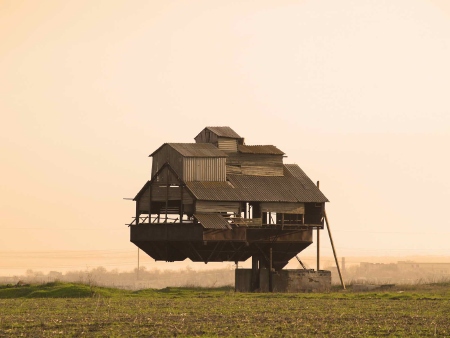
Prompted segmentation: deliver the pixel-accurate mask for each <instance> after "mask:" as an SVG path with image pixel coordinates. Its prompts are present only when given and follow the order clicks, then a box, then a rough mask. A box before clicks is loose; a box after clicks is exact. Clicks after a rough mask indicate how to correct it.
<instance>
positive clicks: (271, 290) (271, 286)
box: [269, 247, 273, 292]
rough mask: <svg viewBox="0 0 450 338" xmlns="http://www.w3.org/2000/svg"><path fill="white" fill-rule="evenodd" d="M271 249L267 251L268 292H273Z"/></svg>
mask: <svg viewBox="0 0 450 338" xmlns="http://www.w3.org/2000/svg"><path fill="white" fill-rule="evenodd" d="M272 265H273V260H272V247H270V249H269V292H273V273H272Z"/></svg>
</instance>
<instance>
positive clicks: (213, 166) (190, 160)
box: [183, 157, 226, 182]
mask: <svg viewBox="0 0 450 338" xmlns="http://www.w3.org/2000/svg"><path fill="white" fill-rule="evenodd" d="M183 180H184V181H185V182H190V181H215V182H220V181H226V160H225V158H222V157H220V158H198V157H186V158H184V159H183Z"/></svg>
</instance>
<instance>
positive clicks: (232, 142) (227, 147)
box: [217, 137, 237, 152]
mask: <svg viewBox="0 0 450 338" xmlns="http://www.w3.org/2000/svg"><path fill="white" fill-rule="evenodd" d="M217 147H218V148H219V149H220V150H223V151H233V152H236V151H237V140H236V139H234V138H227V137H219V140H218V144H217Z"/></svg>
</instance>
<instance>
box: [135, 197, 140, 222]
mask: <svg viewBox="0 0 450 338" xmlns="http://www.w3.org/2000/svg"><path fill="white" fill-rule="evenodd" d="M140 216H141V213H140V211H139V199H138V200H137V201H136V225H139V217H140Z"/></svg>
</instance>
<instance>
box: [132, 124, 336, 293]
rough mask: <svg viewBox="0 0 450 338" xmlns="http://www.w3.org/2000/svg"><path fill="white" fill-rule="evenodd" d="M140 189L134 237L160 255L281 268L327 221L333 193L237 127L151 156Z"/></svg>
mask: <svg viewBox="0 0 450 338" xmlns="http://www.w3.org/2000/svg"><path fill="white" fill-rule="evenodd" d="M150 156H151V157H153V163H152V172H151V179H150V181H148V182H147V183H146V184H145V185H144V186H143V187H142V189H141V190H140V191H139V192H138V194H137V195H136V197H135V198H134V201H135V202H136V216H135V219H134V221H133V222H132V224H130V231H131V241H132V242H133V243H134V244H136V245H137V246H138V247H139V248H140V249H142V250H143V251H145V252H146V253H147V254H148V255H150V256H151V257H152V258H154V259H155V260H161V261H183V260H185V259H186V258H189V259H190V260H192V261H194V262H205V263H208V262H223V261H232V262H240V261H246V260H247V259H249V258H250V257H252V262H253V264H252V266H253V269H252V277H251V278H252V282H251V283H252V289H257V288H258V277H257V271H259V270H260V269H262V268H266V269H268V271H270V274H271V272H272V271H279V270H281V269H282V268H283V267H284V266H285V265H286V264H287V263H288V261H289V260H290V259H291V258H293V257H295V256H296V255H297V254H298V253H299V252H301V251H302V250H303V249H305V248H306V247H307V246H308V245H310V244H311V243H312V233H313V229H322V228H323V226H324V210H325V209H324V208H325V202H327V201H328V200H327V198H326V197H325V196H324V195H323V194H322V192H321V191H320V190H319V189H318V187H317V186H316V185H315V184H314V183H313V182H312V181H311V180H310V179H309V178H308V176H306V174H305V173H304V172H303V170H302V169H301V168H300V167H299V166H298V165H296V164H285V163H283V159H284V157H285V156H284V153H283V152H282V151H281V150H280V149H278V148H277V147H275V146H273V145H246V144H245V142H244V138H243V137H241V136H239V135H238V134H237V133H236V132H235V131H233V130H232V129H231V128H230V127H206V128H205V129H203V130H202V131H201V132H200V133H199V134H198V135H197V136H196V137H195V143H165V144H163V145H162V146H161V147H159V148H158V149H157V150H155V151H154V152H153V153H152V154H151V155H150Z"/></svg>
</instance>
